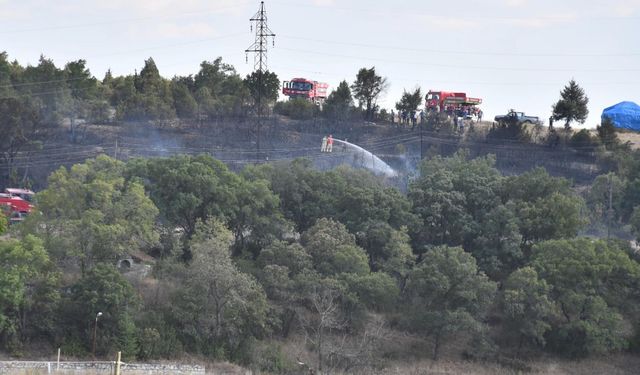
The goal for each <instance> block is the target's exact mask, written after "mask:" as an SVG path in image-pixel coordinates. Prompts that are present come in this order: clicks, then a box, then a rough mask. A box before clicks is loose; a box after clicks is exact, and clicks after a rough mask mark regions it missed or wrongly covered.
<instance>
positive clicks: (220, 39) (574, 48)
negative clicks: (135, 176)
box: [0, 0, 640, 127]
mask: <svg viewBox="0 0 640 375" xmlns="http://www.w3.org/2000/svg"><path fill="white" fill-rule="evenodd" d="M259 7H260V2H259V1H256V0H251V1H243V0H206V1H205V0H126V1H125V0H104V1H98V0H56V1H50V0H0V51H2V50H4V51H6V52H7V53H8V54H9V57H10V58H11V59H12V60H13V59H17V60H18V61H19V62H20V63H21V64H23V65H27V64H31V65H35V64H37V62H38V59H39V57H40V55H44V56H46V57H47V58H51V59H53V61H54V62H55V63H56V64H57V65H58V66H63V65H64V64H65V63H67V62H69V61H73V60H78V59H85V60H87V65H88V67H89V69H90V70H91V72H92V73H93V74H94V75H95V76H96V77H98V78H100V79H101V78H102V77H103V76H104V74H105V72H106V71H107V69H111V70H112V72H113V73H114V74H116V75H126V74H132V73H133V72H134V71H135V70H138V71H139V70H140V69H141V68H142V66H143V65H144V60H145V59H147V58H149V57H153V59H154V61H155V62H156V64H157V66H158V68H159V70H160V73H161V74H162V75H163V76H165V77H167V78H171V77H173V76H174V75H189V74H195V73H197V72H198V70H199V64H200V62H202V61H204V60H207V61H212V60H214V59H215V58H217V57H219V56H221V57H222V58H223V61H224V62H227V63H229V64H232V65H233V66H234V67H235V68H236V70H237V71H238V73H239V74H241V75H243V76H244V75H246V74H248V73H250V72H251V71H252V70H253V56H251V55H250V56H248V63H247V56H246V54H245V52H244V51H245V49H247V48H248V47H249V46H250V45H251V44H252V43H253V41H254V33H252V32H251V30H250V21H249V19H250V18H251V17H252V16H253V15H254V14H255V13H256V12H257V10H258V9H259ZM265 9H266V11H267V17H268V24H269V27H270V29H271V30H272V31H273V32H274V33H275V34H276V37H275V41H274V45H273V46H271V45H270V46H269V51H268V67H269V70H271V71H273V72H275V73H277V74H278V76H279V78H280V79H281V80H283V81H284V80H289V79H291V78H294V77H304V78H308V79H312V80H316V81H321V82H327V83H329V85H330V90H331V89H332V88H335V87H336V86H337V85H338V83H339V82H340V81H342V80H346V81H347V82H349V83H351V82H353V81H354V80H355V76H356V74H357V72H358V70H359V69H360V68H363V67H367V68H370V67H372V66H375V68H376V72H378V74H380V75H382V76H384V77H386V79H387V81H388V83H389V87H388V89H387V91H386V92H385V93H384V94H383V96H382V97H381V99H380V100H379V104H380V106H381V107H382V108H387V109H391V108H393V107H394V104H395V102H397V101H398V100H399V99H400V97H401V95H402V92H403V90H407V91H413V90H414V89H415V88H417V87H420V88H421V89H422V91H423V94H426V92H427V91H428V90H442V91H456V92H466V93H467V95H468V96H471V97H477V98H482V99H483V104H482V106H481V108H482V109H483V111H484V113H485V119H490V118H493V116H495V115H498V114H504V113H506V112H507V111H508V110H509V109H511V108H513V109H516V110H519V111H524V112H525V113H526V114H528V115H533V116H539V117H541V118H542V119H547V118H548V117H549V116H550V115H551V106H552V105H553V103H555V102H556V101H557V100H558V99H559V97H560V91H561V90H562V88H563V87H564V86H565V85H566V84H567V83H568V82H569V80H571V79H572V78H573V79H575V80H576V81H577V83H578V84H579V85H580V86H581V87H583V88H584V90H585V92H586V94H587V96H588V97H589V113H590V114H589V118H588V119H587V121H586V122H585V124H584V127H595V126H596V125H597V124H598V123H599V121H600V114H601V113H602V110H603V109H604V108H606V107H608V106H611V105H613V104H616V103H618V102H620V101H623V100H630V101H635V102H636V103H640V0H608V1H605V0H594V1H590V0H582V1H580V0H553V1H550V0H459V1H455V2H454V1H442V0H440V1H430V0H407V1H401V0H396V1H375V0H369V1H365V0H342V1H338V0H265Z"/></svg>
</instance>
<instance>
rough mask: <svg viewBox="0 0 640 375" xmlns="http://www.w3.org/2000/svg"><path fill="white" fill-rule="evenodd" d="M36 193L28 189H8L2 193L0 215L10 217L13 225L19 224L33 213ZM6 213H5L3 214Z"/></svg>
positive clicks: (0, 195)
mask: <svg viewBox="0 0 640 375" xmlns="http://www.w3.org/2000/svg"><path fill="white" fill-rule="evenodd" d="M33 196H34V193H33V192H32V191H31V190H27V189H11V188H9V189H6V190H5V192H4V193H0V209H1V210H0V213H4V214H5V215H7V216H8V217H9V220H10V222H11V223H17V222H20V221H22V220H24V218H25V217H26V216H27V215H28V214H29V213H31V211H33V209H34V208H35V206H34V205H33V204H32V202H33ZM2 211H4V212H2Z"/></svg>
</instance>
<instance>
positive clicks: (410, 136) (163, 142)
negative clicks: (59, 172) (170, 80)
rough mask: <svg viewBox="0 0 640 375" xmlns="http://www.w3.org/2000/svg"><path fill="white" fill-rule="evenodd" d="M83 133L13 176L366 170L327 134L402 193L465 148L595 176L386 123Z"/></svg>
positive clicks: (558, 152) (28, 158)
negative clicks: (329, 147)
mask: <svg viewBox="0 0 640 375" xmlns="http://www.w3.org/2000/svg"><path fill="white" fill-rule="evenodd" d="M258 128H259V131H258ZM83 134H84V136H83V137H82V139H81V140H80V141H78V142H76V143H72V142H70V140H69V136H68V132H67V130H66V129H64V128H59V129H56V130H55V131H52V132H51V133H49V134H48V135H47V137H46V138H44V139H42V148H41V149H34V150H31V151H29V152H23V153H21V154H20V155H19V157H18V158H17V160H16V166H17V167H18V174H17V176H18V178H20V179H23V178H24V177H25V176H26V177H27V179H28V180H29V181H30V183H31V186H33V187H34V188H35V189H36V190H39V189H41V188H43V187H44V186H46V177H47V176H48V175H49V174H50V173H51V172H52V171H54V170H55V169H57V168H59V167H60V166H70V165H73V164H76V163H81V162H83V161H84V160H86V159H87V158H92V157H95V156H97V155H99V154H103V153H104V154H107V155H110V156H112V157H117V158H118V159H120V160H128V159H130V158H134V157H165V156H170V155H175V154H193V155H195V154H201V153H207V154H211V155H212V156H214V157H215V158H217V159H219V160H221V161H223V162H224V163H226V164H227V165H228V166H229V167H230V168H231V169H232V170H240V169H241V168H242V167H243V166H245V165H246V164H249V163H256V162H258V163H265V162H274V161H283V160H284V161H286V160H293V159H295V158H300V157H306V158H309V159H311V160H312V161H313V162H314V164H315V165H316V167H317V168H319V169H330V168H333V167H336V166H337V165H341V164H348V165H352V166H354V167H358V168H359V167H362V166H366V167H368V160H363V156H361V155H358V154H357V153H353V152H348V150H346V149H344V148H343V147H341V145H338V144H336V145H334V150H333V151H334V152H332V153H331V154H327V153H321V152H320V146H321V139H322V137H323V136H324V135H328V134H332V135H333V137H334V138H337V139H341V140H347V141H348V142H351V143H354V144H357V145H359V146H361V147H363V148H365V149H366V150H368V151H370V152H372V153H373V154H375V155H376V156H378V157H380V158H381V159H382V160H384V161H385V162H386V163H387V164H389V165H390V166H391V167H392V168H393V169H394V170H396V171H397V172H398V177H397V178H393V179H389V181H390V182H391V183H392V184H394V185H397V186H398V187H400V188H401V189H403V190H404V189H405V188H406V186H407V184H408V181H409V180H410V179H411V178H412V176H415V175H416V173H417V172H416V170H417V165H418V163H419V161H420V156H421V154H422V155H424V156H425V157H429V156H433V155H442V156H449V155H452V154H453V153H455V152H457V151H458V150H460V149H466V150H467V151H468V153H469V156H470V157H477V156H484V155H488V154H493V155H495V157H496V166H497V168H498V169H499V170H501V171H502V173H504V174H506V175H513V174H520V173H523V172H526V171H528V170H530V169H532V168H534V167H538V166H540V167H544V168H546V169H547V170H548V171H549V173H550V174H552V175H555V176H563V177H566V178H569V179H571V180H573V181H574V182H575V183H577V184H589V183H590V182H591V181H592V180H593V178H595V176H597V175H598V174H599V173H600V172H601V171H600V170H599V168H598V166H597V165H596V157H595V153H594V152H585V151H584V150H582V151H580V152H578V151H576V150H573V149H571V148H569V147H565V146H562V145H560V146H556V147H549V146H547V145H541V144H530V143H522V142H516V141H490V142H489V141H486V140H484V139H482V138H479V139H475V138H474V137H470V136H468V134H466V135H465V136H461V135H458V134H441V133H436V132H428V131H424V132H423V133H422V136H421V134H420V132H419V131H418V129H417V128H416V129H414V130H411V129H410V128H409V127H398V126H392V125H390V124H384V125H381V124H372V123H362V122H349V123H342V124H337V123H328V122H326V121H322V120H320V119H316V120H308V121H290V120H288V119H287V118H283V117H272V118H270V119H266V120H263V121H261V122H260V126H259V127H258V122H257V121H255V120H244V121H238V120H234V121H224V122H215V123H205V124H191V125H188V126H185V125H181V126H171V124H165V125H163V126H159V125H157V124H150V123H124V124H113V125H88V126H86V128H85V129H83ZM258 135H259V137H258ZM258 138H259V140H260V144H259V147H258ZM6 184H7V182H6V181H5V183H4V185H6Z"/></svg>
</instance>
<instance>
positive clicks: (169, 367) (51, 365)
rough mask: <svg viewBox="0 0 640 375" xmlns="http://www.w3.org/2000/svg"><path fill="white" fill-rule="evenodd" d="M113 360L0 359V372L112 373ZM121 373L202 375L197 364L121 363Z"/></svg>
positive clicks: (35, 373) (200, 368)
mask: <svg viewBox="0 0 640 375" xmlns="http://www.w3.org/2000/svg"><path fill="white" fill-rule="evenodd" d="M114 372H115V362H60V364H58V363H57V362H55V361H50V362H46V361H0V374H7V375H9V374H12V375H13V374H16V375H17V374H29V375H41V374H56V373H59V374H65V375H66V374H78V375H81V374H91V375H102V374H105V375H106V374H109V375H110V374H113V373H114ZM120 373H121V374H122V375H133V374H135V375H165V374H166V375H170V374H179V375H204V374H205V369H204V367H203V366H198V365H179V364H148V363H121V364H120Z"/></svg>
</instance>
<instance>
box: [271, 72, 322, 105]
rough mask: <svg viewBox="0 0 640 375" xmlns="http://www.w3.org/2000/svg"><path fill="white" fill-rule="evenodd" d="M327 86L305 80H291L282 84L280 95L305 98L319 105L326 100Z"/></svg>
mask: <svg viewBox="0 0 640 375" xmlns="http://www.w3.org/2000/svg"><path fill="white" fill-rule="evenodd" d="M328 88H329V85H328V84H326V83H322V82H318V81H311V80H308V79H306V78H293V79H292V80H290V81H284V82H283V83H282V93H283V94H284V95H286V96H288V97H290V98H305V99H307V100H309V101H312V102H313V103H315V104H318V105H321V104H322V103H324V101H325V99H327V90H328Z"/></svg>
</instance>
